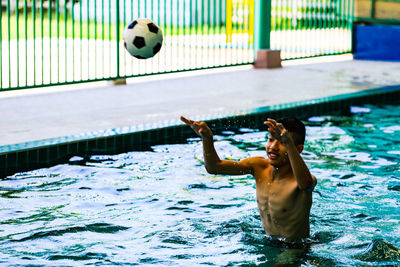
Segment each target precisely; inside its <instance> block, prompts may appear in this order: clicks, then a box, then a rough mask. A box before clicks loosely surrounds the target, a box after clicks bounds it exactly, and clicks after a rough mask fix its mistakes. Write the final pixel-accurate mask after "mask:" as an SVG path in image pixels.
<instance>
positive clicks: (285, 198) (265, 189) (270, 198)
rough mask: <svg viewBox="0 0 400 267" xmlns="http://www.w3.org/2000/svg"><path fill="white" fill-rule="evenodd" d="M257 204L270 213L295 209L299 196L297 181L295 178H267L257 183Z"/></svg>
mask: <svg viewBox="0 0 400 267" xmlns="http://www.w3.org/2000/svg"><path fill="white" fill-rule="evenodd" d="M256 187H257V189H256V191H257V202H258V204H259V206H260V208H262V209H265V210H269V211H270V212H273V211H277V212H285V211H289V210H291V209H293V207H294V206H295V205H296V199H297V196H298V193H299V191H298V187H297V181H296V180H295V179H293V178H285V179H275V180H273V179H271V178H266V179H262V180H260V181H258V182H257V185H256Z"/></svg>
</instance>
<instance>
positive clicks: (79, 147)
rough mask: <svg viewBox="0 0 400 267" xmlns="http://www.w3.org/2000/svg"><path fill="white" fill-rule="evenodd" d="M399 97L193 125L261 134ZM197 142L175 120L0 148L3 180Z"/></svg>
mask: <svg viewBox="0 0 400 267" xmlns="http://www.w3.org/2000/svg"><path fill="white" fill-rule="evenodd" d="M396 96H397V97H396ZM399 96H400V85H391V86H384V87H379V88H374V89H366V90H363V91H359V92H353V93H346V94H340V95H334V96H327V97H321V98H315V99H309V100H301V101H295V102H288V103H283V104H276V105H270V106H265V107H259V108H252V109H242V110H233V111H229V112H220V113H218V114H215V113H214V114H204V115H199V116H197V117H195V118H194V119H195V120H204V121H207V122H208V123H209V124H210V126H211V127H212V128H213V129H214V130H217V131H218V130H223V129H229V128H233V127H232V125H235V128H240V127H247V128H260V127H262V126H263V124H262V123H263V122H264V120H265V118H266V117H267V116H269V117H273V118H277V117H282V116H296V117H299V118H300V119H304V118H306V117H310V116H314V115H326V113H331V114H332V113H334V114H344V113H348V112H349V107H350V106H354V105H363V104H398V103H400V97H399ZM193 136H194V133H193V131H192V130H191V129H190V128H189V127H186V126H185V125H184V124H183V123H182V122H181V121H179V120H178V119H176V120H167V121H160V122H158V123H151V124H139V125H133V126H127V127H121V128H114V129H105V130H101V131H92V132H86V133H82V134H78V135H69V136H64V137H59V138H50V139H44V140H37V141H30V142H25V143H19V144H14V145H5V146H0V179H1V177H5V176H7V175H11V174H13V173H16V172H24V171H28V170H33V169H38V168H43V167H49V166H51V165H55V164H60V163H66V162H68V159H69V158H71V157H72V156H81V157H87V156H88V155H93V154H117V153H123V152H127V151H132V150H146V149H149V148H150V147H151V146H152V145H156V144H165V143H178V142H185V141H186V139H187V138H189V137H193Z"/></svg>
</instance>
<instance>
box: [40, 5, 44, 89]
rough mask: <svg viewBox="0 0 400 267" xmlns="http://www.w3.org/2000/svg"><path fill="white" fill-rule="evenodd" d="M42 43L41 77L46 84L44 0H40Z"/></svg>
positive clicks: (42, 82)
mask: <svg viewBox="0 0 400 267" xmlns="http://www.w3.org/2000/svg"><path fill="white" fill-rule="evenodd" d="M40 37H41V38H40V44H41V53H40V55H41V57H42V60H41V62H40V63H41V65H42V66H41V69H42V73H41V75H42V79H41V84H44V64H43V62H44V51H43V39H44V11H43V0H40Z"/></svg>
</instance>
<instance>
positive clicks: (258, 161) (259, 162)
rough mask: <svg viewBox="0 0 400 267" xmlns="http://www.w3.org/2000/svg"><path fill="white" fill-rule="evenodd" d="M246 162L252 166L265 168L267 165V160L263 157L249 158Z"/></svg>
mask: <svg viewBox="0 0 400 267" xmlns="http://www.w3.org/2000/svg"><path fill="white" fill-rule="evenodd" d="M246 160H247V161H248V162H249V163H250V164H251V165H253V166H258V167H265V168H266V167H267V166H268V165H269V161H268V159H266V158H264V157H249V158H247V159H246Z"/></svg>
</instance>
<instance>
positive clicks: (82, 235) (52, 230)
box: [0, 106, 400, 266]
mask: <svg viewBox="0 0 400 267" xmlns="http://www.w3.org/2000/svg"><path fill="white" fill-rule="evenodd" d="M352 112H353V113H352V115H351V116H346V117H344V116H340V117H339V116H321V117H311V118H309V119H308V121H307V122H306V126H307V139H306V142H307V143H306V145H305V151H304V152H303V157H304V159H305V161H306V163H307V165H308V166H309V168H310V170H311V173H312V174H314V175H315V176H316V177H317V179H318V185H317V187H316V189H315V191H314V201H313V207H312V209H311V217H310V222H311V235H312V236H311V238H310V239H309V240H304V246H305V247H308V249H305V250H296V249H292V248H291V244H289V243H286V242H284V241H282V240H274V239H272V238H268V237H267V236H265V234H264V230H263V228H262V224H261V221H260V218H259V215H258V210H257V205H256V201H255V183H254V180H253V177H252V176H216V175H211V174H207V173H206V171H205V169H204V166H203V161H202V147H201V143H200V139H198V138H194V139H190V140H188V142H187V143H186V144H178V145H160V146H155V147H153V150H152V151H145V152H143V151H142V152H129V153H124V154H120V155H112V156H104V155H98V156H92V157H90V158H89V159H82V158H79V157H72V158H71V160H70V161H69V162H68V163H66V164H62V165H57V166H54V167H51V168H47V169H39V170H34V171H31V172H26V173H18V174H15V175H13V176H9V177H6V178H3V179H1V180H0V194H1V198H0V264H1V265H11V266H18V265H51V266H57V265H63V266H71V265H83V264H86V265H141V266H147V265H156V266H160V265H169V266H199V265H202V266H204V265H211V266H273V264H274V263H279V262H284V263H290V264H293V265H303V266H354V265H363V266H376V265H400V251H399V249H398V248H399V246H400V240H399V236H400V212H399V208H400V196H399V191H400V161H399V159H400V106H363V107H353V108H352ZM266 134H267V132H265V131H264V130H263V129H262V130H255V129H238V130H237V131H236V132H231V131H226V132H221V133H219V134H216V136H215V139H216V147H217V150H218V152H219V154H220V157H221V158H229V159H233V160H239V159H242V158H244V157H248V156H265V150H264V146H265V142H266V139H265V137H266ZM307 244H308V245H307ZM310 244H311V245H310ZM299 251H300V252H299Z"/></svg>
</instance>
